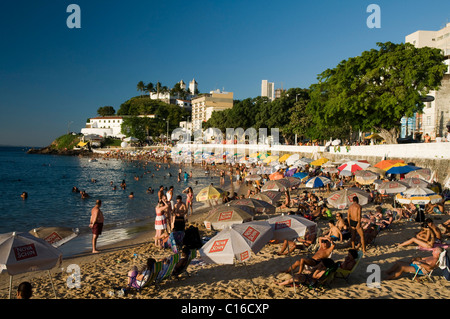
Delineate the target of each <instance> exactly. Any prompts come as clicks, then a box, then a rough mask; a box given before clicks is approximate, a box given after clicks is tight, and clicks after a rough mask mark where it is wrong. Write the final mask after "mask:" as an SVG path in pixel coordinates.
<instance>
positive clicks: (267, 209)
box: [227, 198, 275, 214]
mask: <svg viewBox="0 0 450 319" xmlns="http://www.w3.org/2000/svg"><path fill="white" fill-rule="evenodd" d="M227 205H228V206H234V205H237V206H249V207H251V208H253V209H254V210H255V212H256V213H268V214H272V213H275V206H273V205H272V204H270V203H268V202H266V201H263V200H260V199H256V198H242V199H235V200H232V201H230V202H228V203H227Z"/></svg>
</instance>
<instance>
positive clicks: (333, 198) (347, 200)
mask: <svg viewBox="0 0 450 319" xmlns="http://www.w3.org/2000/svg"><path fill="white" fill-rule="evenodd" d="M354 196H357V197H358V201H359V204H360V205H361V206H364V205H366V204H367V203H368V202H369V194H368V193H367V192H364V191H363V190H361V189H359V188H356V187H352V188H346V189H343V190H340V191H336V192H333V193H331V194H330V196H329V197H328V198H327V202H328V204H330V205H331V206H333V207H335V208H338V209H344V208H346V207H348V206H350V205H351V204H352V203H353V197H354Z"/></svg>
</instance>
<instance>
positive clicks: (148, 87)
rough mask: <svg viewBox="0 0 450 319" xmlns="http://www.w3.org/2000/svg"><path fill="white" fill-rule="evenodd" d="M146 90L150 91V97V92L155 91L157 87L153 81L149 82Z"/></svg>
mask: <svg viewBox="0 0 450 319" xmlns="http://www.w3.org/2000/svg"><path fill="white" fill-rule="evenodd" d="M144 91H145V92H146V93H148V96H149V97H150V94H151V93H152V92H155V87H154V85H153V83H152V82H150V83H148V84H147V85H146V86H145V89H144Z"/></svg>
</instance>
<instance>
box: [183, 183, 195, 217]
mask: <svg viewBox="0 0 450 319" xmlns="http://www.w3.org/2000/svg"><path fill="white" fill-rule="evenodd" d="M183 194H186V196H187V198H186V207H187V212H188V216H191V215H192V213H193V208H192V202H193V201H194V191H193V190H192V187H190V186H189V187H188V188H186V189H185V190H184V191H183ZM189 210H190V211H191V212H190V213H189Z"/></svg>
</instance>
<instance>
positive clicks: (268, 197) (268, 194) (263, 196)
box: [250, 191, 283, 205]
mask: <svg viewBox="0 0 450 319" xmlns="http://www.w3.org/2000/svg"><path fill="white" fill-rule="evenodd" d="M282 195H283V193H281V192H277V191H264V192H260V193H257V194H252V195H250V198H256V199H260V200H263V201H266V202H268V203H269V204H272V205H274V204H276V203H277V202H278V201H279V200H280V199H281V196H282Z"/></svg>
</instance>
